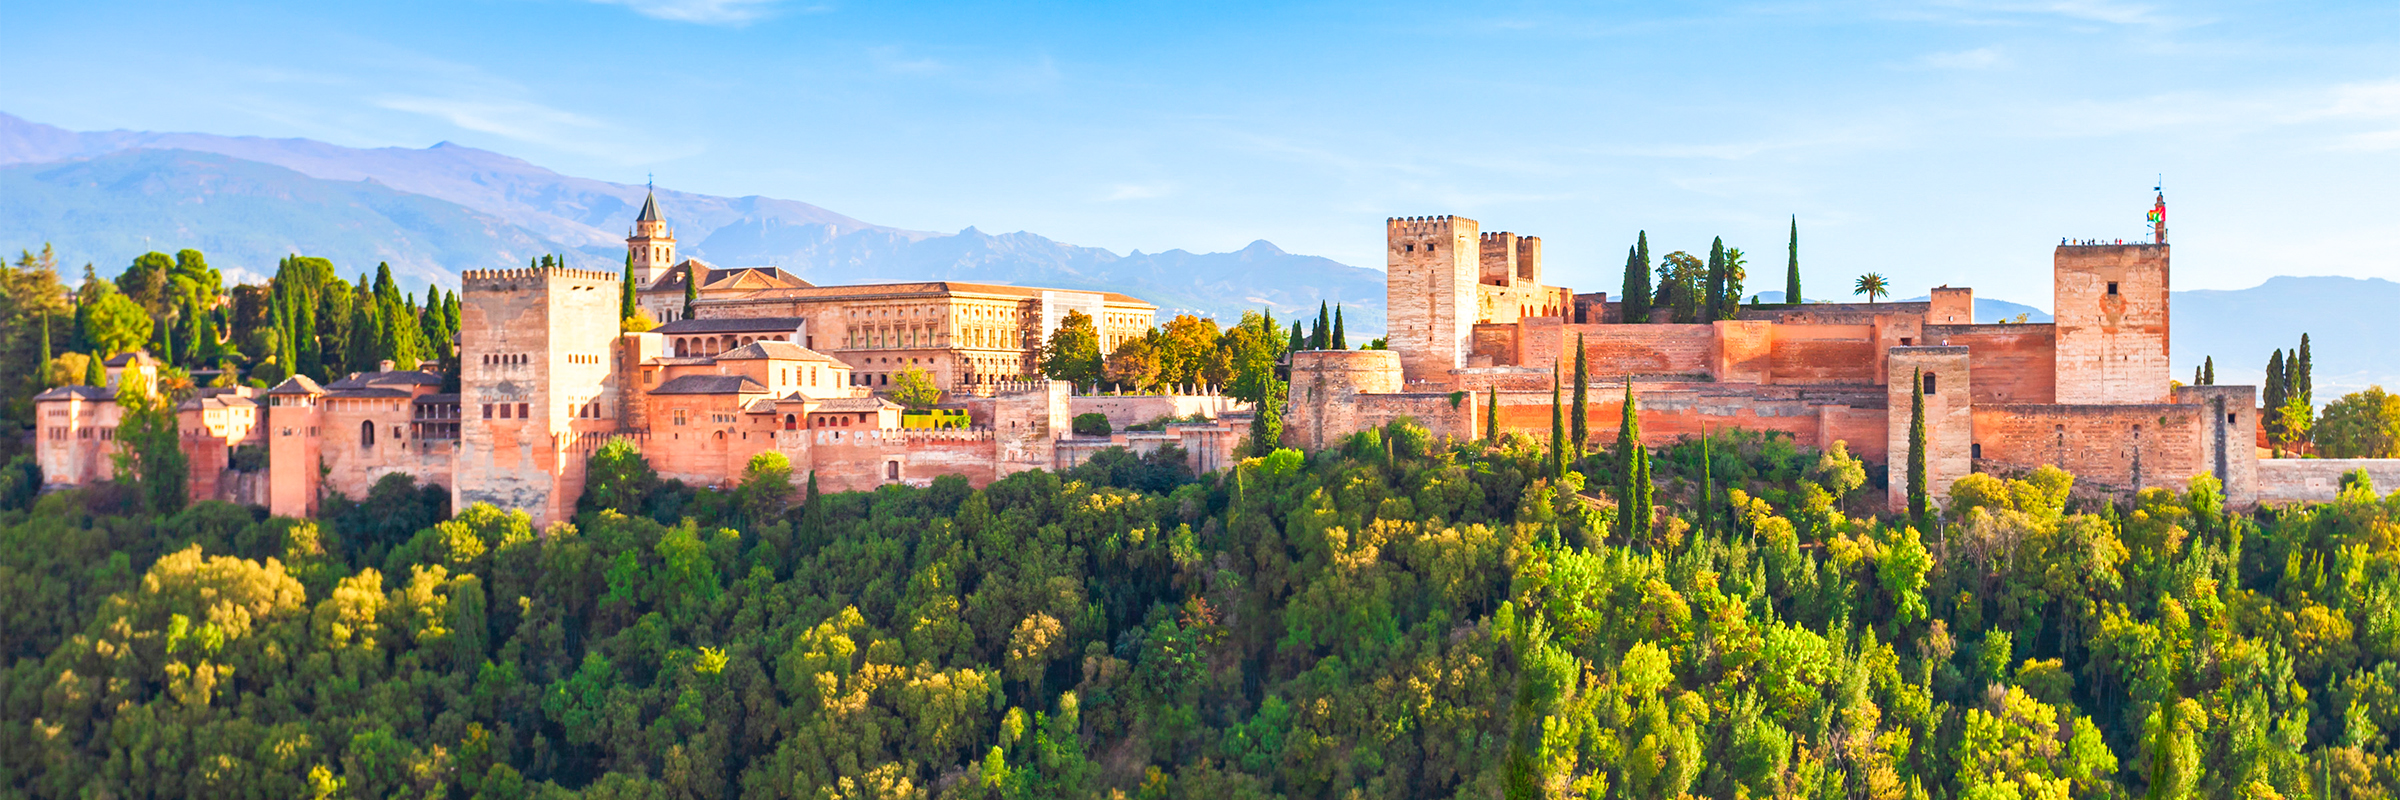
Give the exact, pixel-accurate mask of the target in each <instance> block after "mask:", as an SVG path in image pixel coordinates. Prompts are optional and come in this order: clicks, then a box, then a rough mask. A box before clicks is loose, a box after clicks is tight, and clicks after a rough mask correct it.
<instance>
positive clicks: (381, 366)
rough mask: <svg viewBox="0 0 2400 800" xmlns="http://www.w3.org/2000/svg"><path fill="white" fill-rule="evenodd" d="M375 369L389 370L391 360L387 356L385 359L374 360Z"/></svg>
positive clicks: (390, 369) (390, 368)
mask: <svg viewBox="0 0 2400 800" xmlns="http://www.w3.org/2000/svg"><path fill="white" fill-rule="evenodd" d="M375 369H376V370H378V371H382V372H390V371H392V360H391V359H388V358H387V359H384V360H382V361H379V362H376V364H375Z"/></svg>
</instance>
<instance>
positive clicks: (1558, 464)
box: [1550, 369, 1567, 478]
mask: <svg viewBox="0 0 2400 800" xmlns="http://www.w3.org/2000/svg"><path fill="white" fill-rule="evenodd" d="M1565 417H1566V410H1565V409H1563V408H1561V407H1560V406H1559V403H1558V371H1557V370H1555V369H1554V370H1551V372H1550V477H1552V478H1564V477H1566V476H1567V425H1566V422H1567V421H1566V419H1565Z"/></svg>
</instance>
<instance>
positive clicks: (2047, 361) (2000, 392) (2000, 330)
mask: <svg viewBox="0 0 2400 800" xmlns="http://www.w3.org/2000/svg"><path fill="white" fill-rule="evenodd" d="M1925 338H1926V340H1927V341H1928V342H1930V343H1933V344H1941V345H1952V346H1963V347H1965V348H1967V361H1968V364H1969V365H1970V366H1971V367H1972V368H1973V369H1974V371H1975V402H1977V403H2050V402H2056V401H2057V380H2056V379H2057V372H2056V370H2055V369H2053V367H2052V365H2053V364H2055V363H2057V358H2058V332H2057V329H2056V328H2054V327H2052V326H2051V325H2049V324H2047V323H2027V324H2023V325H2016V324H2010V325H1927V326H1925Z"/></svg>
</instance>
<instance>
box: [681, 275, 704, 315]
mask: <svg viewBox="0 0 2400 800" xmlns="http://www.w3.org/2000/svg"><path fill="white" fill-rule="evenodd" d="M699 305H700V262H698V261H686V262H683V318H684V319H691V318H692V311H693V310H694V309H695V308H697V307H698V306H699Z"/></svg>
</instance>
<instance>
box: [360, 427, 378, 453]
mask: <svg viewBox="0 0 2400 800" xmlns="http://www.w3.org/2000/svg"><path fill="white" fill-rule="evenodd" d="M358 446H360V447H374V446H375V423H373V422H361V423H359V424H358Z"/></svg>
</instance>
